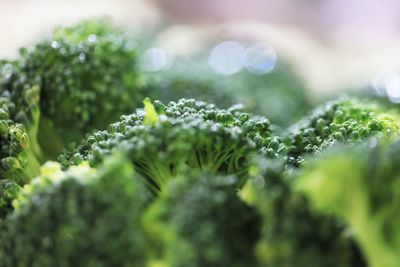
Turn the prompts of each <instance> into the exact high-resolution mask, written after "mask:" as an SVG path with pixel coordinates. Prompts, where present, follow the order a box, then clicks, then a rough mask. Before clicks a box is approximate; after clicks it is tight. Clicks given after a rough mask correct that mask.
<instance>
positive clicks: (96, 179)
mask: <svg viewBox="0 0 400 267" xmlns="http://www.w3.org/2000/svg"><path fill="white" fill-rule="evenodd" d="M147 202H148V192H146V190H145V188H144V185H143V184H142V183H141V180H140V179H137V177H135V175H134V173H133V170H132V167H131V165H130V164H127V163H126V162H125V160H124V157H122V156H113V157H112V158H111V159H109V160H108V161H106V162H105V163H104V165H102V166H101V167H100V166H99V167H98V169H91V168H90V167H89V166H88V165H87V164H86V165H80V166H76V167H71V168H70V169H69V170H67V171H65V172H63V171H61V167H60V165H58V164H57V163H51V162H50V163H47V164H45V165H44V167H43V168H42V173H41V175H40V176H39V177H38V178H36V179H34V180H33V181H32V182H31V183H30V184H28V185H26V186H25V187H24V188H23V189H22V190H21V192H20V193H19V195H18V197H17V199H16V200H15V201H14V202H13V206H14V208H15V210H14V212H13V213H11V214H9V216H8V217H7V218H6V219H5V220H4V221H3V223H2V225H1V227H2V228H1V231H0V265H1V266H4V267H8V266H10V267H11V266H13V267H14V266H35V267H39V266H40V267H53V266H88V267H89V266H90V267H91V266H145V262H146V256H145V255H146V251H148V250H149V248H148V247H147V246H146V244H147V243H146V238H145V235H144V231H143V230H142V229H143V227H142V224H141V222H140V214H141V213H142V211H143V209H144V207H145V205H146V203H147Z"/></svg>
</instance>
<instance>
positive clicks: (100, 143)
mask: <svg viewBox="0 0 400 267" xmlns="http://www.w3.org/2000/svg"><path fill="white" fill-rule="evenodd" d="M154 108H155V110H156V111H157V115H155V114H154V111H153V107H152V106H151V104H150V103H149V102H148V101H147V100H146V101H145V110H146V114H145V116H144V115H143V114H141V113H140V112H138V113H134V114H131V115H127V116H122V118H121V120H120V121H119V122H116V123H114V124H112V125H111V126H110V127H109V128H108V129H107V130H106V131H99V132H96V133H94V134H92V135H90V136H89V137H88V138H87V139H86V140H85V141H84V142H82V143H81V144H80V145H79V146H77V147H76V148H74V149H72V150H70V151H67V152H65V153H63V154H62V155H61V156H60V157H59V161H60V162H61V163H62V164H63V165H64V166H68V165H75V164H79V163H80V162H82V161H85V160H88V161H89V163H90V164H91V165H92V166H97V165H98V164H99V163H100V162H102V160H103V158H105V157H106V156H107V155H109V154H110V153H111V151H112V150H113V149H114V148H119V149H122V150H125V151H127V154H128V157H129V158H130V160H131V162H132V163H133V164H134V166H135V169H136V170H137V172H138V173H139V174H141V175H142V176H143V177H144V178H145V179H146V180H147V183H148V186H149V187H150V188H151V189H152V191H153V192H155V193H157V192H158V191H159V190H160V189H161V188H162V187H163V186H164V184H165V183H166V182H167V181H168V180H170V179H171V178H173V177H175V176H176V175H177V174H179V172H180V171H182V170H183V169H186V168H191V169H200V170H208V171H210V172H211V173H214V174H215V173H221V174H232V175H237V176H238V177H240V179H239V180H240V183H242V184H243V182H244V178H245V176H246V174H247V165H248V164H247V162H248V159H249V156H250V155H251V154H255V153H265V154H267V155H268V156H271V157H276V156H277V154H278V153H280V151H281V150H283V145H282V144H281V143H280V141H279V139H278V138H276V137H274V136H273V134H272V129H271V126H270V124H269V121H268V120H267V119H265V118H263V117H250V115H249V114H247V113H243V112H241V111H240V110H237V109H236V107H232V108H231V109H228V110H224V109H218V108H216V107H215V106H214V105H211V104H207V103H205V102H200V101H195V100H193V99H188V100H186V99H182V100H180V101H178V102H170V103H169V104H168V105H164V104H162V103H161V102H159V101H155V102H154ZM156 117H158V118H157V119H155V118H156Z"/></svg>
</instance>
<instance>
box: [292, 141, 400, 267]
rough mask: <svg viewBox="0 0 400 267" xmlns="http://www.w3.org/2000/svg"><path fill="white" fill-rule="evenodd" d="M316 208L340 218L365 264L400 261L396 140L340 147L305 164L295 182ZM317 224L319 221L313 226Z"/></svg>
mask: <svg viewBox="0 0 400 267" xmlns="http://www.w3.org/2000/svg"><path fill="white" fill-rule="evenodd" d="M296 189H297V190H298V191H300V192H301V193H304V194H305V195H306V196H307V197H308V199H309V200H310V202H311V205H312V206H313V207H314V208H315V209H316V210H317V211H319V212H320V213H321V214H333V215H335V216H337V217H339V218H341V219H343V220H344V221H345V223H346V224H347V225H348V227H349V229H350V231H351V232H352V234H353V235H354V237H355V239H356V241H357V242H358V244H359V246H360V248H361V249H362V251H363V254H364V256H365V258H366V259H367V261H368V264H369V265H368V266H371V267H377V266H382V267H392V266H393V267H394V266H398V265H399V262H400V232H399V223H400V218H399V214H400V141H399V140H398V139H396V140H393V141H387V140H378V139H377V138H372V139H371V140H370V141H369V142H367V143H365V144H362V145H359V146H357V147H351V148H349V147H344V146H342V147H339V148H335V149H332V150H331V151H329V152H327V153H326V154H324V155H322V156H320V157H319V158H317V159H315V160H314V161H313V162H310V163H309V164H307V165H306V166H305V168H304V171H303V172H302V173H301V175H300V177H299V179H298V180H297V182H296ZM317 227H319V226H317Z"/></svg>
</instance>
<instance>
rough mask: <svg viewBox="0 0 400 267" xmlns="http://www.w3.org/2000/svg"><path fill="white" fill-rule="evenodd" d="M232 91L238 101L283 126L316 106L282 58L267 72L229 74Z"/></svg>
mask: <svg viewBox="0 0 400 267" xmlns="http://www.w3.org/2000/svg"><path fill="white" fill-rule="evenodd" d="M225 80H226V81H225V87H227V91H228V94H233V95H234V96H235V97H236V99H235V100H236V101H237V102H241V103H243V104H244V105H245V107H246V108H247V109H248V110H249V111H251V112H253V113H255V114H261V115H264V116H268V119H270V121H271V122H272V123H274V124H276V125H279V126H281V127H283V128H285V127H287V126H289V125H290V124H291V123H293V122H295V121H296V120H298V119H300V118H301V117H302V116H303V115H305V114H306V113H307V112H308V111H309V110H310V109H311V107H312V106H313V103H312V102H311V101H310V100H309V99H310V98H309V97H308V96H307V92H306V89H305V88H304V85H303V83H302V81H300V80H299V79H298V77H296V75H295V74H294V73H293V71H292V70H291V69H290V67H289V66H288V65H287V64H285V63H284V62H279V63H278V64H277V66H276V68H275V69H274V70H272V71H271V72H269V73H267V74H263V75H255V74H253V73H250V72H245V71H242V72H241V73H238V74H236V75H233V76H229V77H226V78H225Z"/></svg>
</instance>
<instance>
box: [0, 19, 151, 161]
mask: <svg viewBox="0 0 400 267" xmlns="http://www.w3.org/2000/svg"><path fill="white" fill-rule="evenodd" d="M136 50H137V49H136V48H135V44H134V42H133V41H132V38H131V37H128V36H127V35H126V34H125V33H124V32H123V31H122V30H120V29H118V28H117V27H114V26H113V25H111V24H110V23H109V22H108V21H106V20H90V21H85V22H81V23H79V24H77V25H74V26H71V27H67V28H58V29H56V30H55V31H54V33H53V35H52V36H51V37H50V38H48V39H46V40H44V41H42V42H40V43H37V44H36V45H34V46H33V47H32V48H29V49H26V48H23V49H21V52H20V58H19V59H18V60H16V61H15V62H10V63H8V64H7V65H5V68H7V69H6V71H3V78H2V79H0V80H2V81H3V82H2V84H3V87H4V88H3V89H4V90H5V91H7V92H9V93H10V94H11V96H12V99H13V101H14V102H19V101H20V99H23V97H22V96H23V95H24V94H26V93H25V91H26V90H29V89H30V88H37V89H38V90H39V91H40V99H39V106H40V111H41V112H39V113H41V114H40V120H38V119H35V120H32V119H29V120H28V121H29V122H30V123H29V125H26V126H27V128H28V129H30V128H32V127H33V128H35V129H38V128H39V130H38V131H39V133H38V134H37V136H32V138H31V139H34V138H38V140H39V142H40V144H41V146H42V147H43V150H44V152H45V154H46V155H49V156H50V158H54V156H56V155H58V153H59V152H60V151H61V149H62V148H63V147H64V146H65V144H68V143H69V142H71V141H78V140H80V139H81V138H82V137H83V136H84V134H86V133H88V132H89V131H91V130H93V129H102V128H104V127H106V126H107V125H108V124H109V123H111V122H113V121H115V120H116V119H118V118H119V117H120V116H121V115H122V114H125V113H129V112H133V111H134V109H135V108H136V105H137V104H138V103H140V101H141V100H142V99H143V98H144V97H143V95H141V93H140V92H139V91H140V90H139V89H138V83H139V74H138V72H137V51H136ZM3 68H4V67H3ZM116 103H118V105H116ZM35 118H36V117H35Z"/></svg>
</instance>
